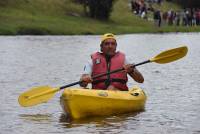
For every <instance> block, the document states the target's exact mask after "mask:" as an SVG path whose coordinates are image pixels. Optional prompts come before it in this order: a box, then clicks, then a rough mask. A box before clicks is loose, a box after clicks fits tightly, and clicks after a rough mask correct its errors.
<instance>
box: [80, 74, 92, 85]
mask: <svg viewBox="0 0 200 134" xmlns="http://www.w3.org/2000/svg"><path fill="white" fill-rule="evenodd" d="M80 81H81V83H80V86H81V87H87V85H88V83H91V82H92V77H91V76H90V75H89V74H83V75H82V76H81V79H80Z"/></svg>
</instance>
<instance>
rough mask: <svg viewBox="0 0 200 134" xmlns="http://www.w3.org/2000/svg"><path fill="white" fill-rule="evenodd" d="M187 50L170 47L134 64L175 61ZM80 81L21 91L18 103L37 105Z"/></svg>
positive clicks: (184, 47) (183, 47)
mask: <svg viewBox="0 0 200 134" xmlns="http://www.w3.org/2000/svg"><path fill="white" fill-rule="evenodd" d="M187 51H188V49H187V47H186V46H182V47H178V48H174V49H170V50H167V51H164V52H162V53H160V54H158V55H157V56H155V57H153V58H151V59H149V60H147V61H144V62H141V63H138V64H135V65H134V66H139V65H142V64H146V63H150V62H155V63H159V64H165V63H169V62H173V61H176V60H178V59H180V58H182V57H184V56H185V55H186V54H187ZM123 70H124V68H120V69H117V70H113V71H111V72H108V73H104V74H99V75H96V76H94V77H92V79H96V78H99V77H102V76H106V75H108V74H113V73H116V72H120V71H123ZM80 83H81V81H78V82H74V83H71V84H68V85H65V86H62V87H57V88H52V87H50V86H40V87H35V88H32V89H30V90H29V91H27V92H24V93H22V94H21V95H20V96H19V98H18V101H19V104H20V105H21V106H23V107H29V106H34V105H37V104H40V103H44V102H47V101H48V100H49V99H51V98H52V97H53V96H54V94H55V93H56V92H58V91H60V90H62V89H65V88H67V87H71V86H74V85H77V84H80Z"/></svg>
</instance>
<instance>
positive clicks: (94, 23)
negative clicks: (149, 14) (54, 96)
mask: <svg viewBox="0 0 200 134" xmlns="http://www.w3.org/2000/svg"><path fill="white" fill-rule="evenodd" d="M8 1H9V0H8ZM13 1H14V2H13ZM13 1H12V2H8V3H6V2H5V3H3V4H4V5H3V4H1V5H0V35H27V34H29V35H75V34H79V35H81V34H86V35H87V34H102V33H105V32H113V33H116V34H124V33H160V32H161V33H162V32H199V31H200V27H196V26H194V27H185V26H162V27H160V28H159V27H156V26H155V25H154V23H153V21H147V20H144V19H141V18H140V17H138V16H135V15H133V14H132V12H131V9H130V7H129V5H128V0H126V1H122V0H118V1H116V2H115V4H114V7H113V12H112V14H111V17H110V20H109V21H99V20H94V19H91V18H89V17H86V16H85V15H84V14H83V7H82V6H81V5H78V4H74V3H72V2H70V1H69V0H60V1H54V0H48V1H45V0H34V1H32V0H29V1H25V0H18V1H17V2H15V0H13ZM163 4H164V5H165V6H163V8H165V9H166V10H167V9H169V8H171V7H173V8H179V7H178V6H176V5H175V4H171V3H166V2H165V3H163Z"/></svg>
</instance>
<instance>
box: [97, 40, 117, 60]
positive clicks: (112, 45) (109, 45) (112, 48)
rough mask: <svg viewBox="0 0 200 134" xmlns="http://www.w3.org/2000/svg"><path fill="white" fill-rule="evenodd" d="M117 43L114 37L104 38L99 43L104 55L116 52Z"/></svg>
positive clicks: (111, 54)
mask: <svg viewBox="0 0 200 134" xmlns="http://www.w3.org/2000/svg"><path fill="white" fill-rule="evenodd" d="M116 48H117V43H116V41H115V40H114V39H106V40H105V41H104V42H103V43H102V44H101V50H102V52H103V53H104V54H105V55H109V56H113V55H114V54H115V52H116Z"/></svg>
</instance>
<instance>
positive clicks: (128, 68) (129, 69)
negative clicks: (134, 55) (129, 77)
mask: <svg viewBox="0 0 200 134" xmlns="http://www.w3.org/2000/svg"><path fill="white" fill-rule="evenodd" d="M123 67H124V70H125V71H126V72H127V73H133V72H134V71H135V66H134V64H126V65H124V66H123Z"/></svg>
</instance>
